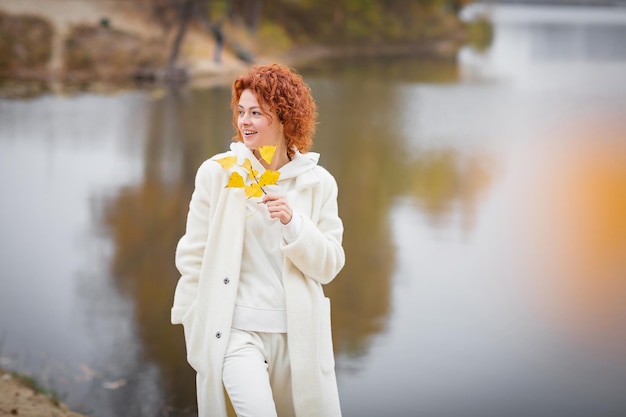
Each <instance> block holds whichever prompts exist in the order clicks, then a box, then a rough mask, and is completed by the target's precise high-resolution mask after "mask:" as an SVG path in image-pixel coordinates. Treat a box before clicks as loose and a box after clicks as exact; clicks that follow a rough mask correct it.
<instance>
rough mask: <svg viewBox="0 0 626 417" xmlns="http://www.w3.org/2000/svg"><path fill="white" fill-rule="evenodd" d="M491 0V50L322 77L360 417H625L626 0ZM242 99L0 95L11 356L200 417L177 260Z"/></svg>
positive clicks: (5, 315) (339, 297)
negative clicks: (597, 0)
mask: <svg viewBox="0 0 626 417" xmlns="http://www.w3.org/2000/svg"><path fill="white" fill-rule="evenodd" d="M479 9H480V8H477V7H475V8H472V9H468V10H466V13H467V14H468V15H469V14H471V13H472V12H473V11H476V10H479ZM480 10H487V11H488V12H489V13H490V15H491V18H492V19H493V21H494V25H495V26H494V35H495V37H494V41H493V43H492V45H491V47H490V48H489V49H487V50H486V51H475V50H472V49H471V48H466V49H463V50H462V51H461V52H460V53H459V55H458V57H457V59H456V60H454V61H424V60H422V59H418V58H395V59H389V58H385V59H354V60H347V59H342V60H333V61H327V62H323V63H320V64H319V65H317V66H315V67H312V68H308V69H306V70H302V72H303V75H304V76H305V79H306V80H307V82H308V83H309V84H310V86H311V88H312V90H313V94H314V96H315V98H316V100H317V103H318V105H319V112H320V124H319V127H318V135H317V137H316V142H315V146H314V150H315V151H317V152H320V153H321V154H322V157H321V164H322V165H324V166H326V167H327V168H328V169H329V170H330V171H331V172H332V173H333V174H334V175H335V177H336V178H337V181H338V183H339V187H340V197H339V198H340V201H339V203H340V214H341V216H342V218H343V219H344V223H345V227H346V231H345V236H344V246H345V249H346V254H347V264H346V267H345V269H344V270H343V271H342V272H341V274H340V276H339V277H338V278H337V279H336V281H335V282H333V283H332V284H331V285H329V286H327V288H326V293H327V295H329V296H330V297H331V299H332V302H333V330H334V340H335V352H336V355H337V374H338V382H339V389H340V395H341V398H342V407H343V411H344V416H346V417H377V416H388V417H396V416H446V417H455V416H459V417H467V416H477V417H478V416H481V417H485V416H503V415H506V416H518V415H519V416H528V415H532V416H537V417H544V416H545V417H554V416H566V415H567V416H600V415H601V416H623V415H625V414H626V396H624V392H625V391H624V390H625V387H626V304H625V303H624V302H623V300H624V296H625V295H626V116H625V115H626V42H624V40H625V39H626V9H620V8H616V9H603V8H585V7H559V8H556V7H519V6H498V7H494V8H487V9H480ZM229 95H230V91H229V89H228V88H221V87H212V88H206V89H190V90H187V91H184V92H181V93H178V94H162V93H160V92H156V93H150V92H145V91H137V92H125V93H120V94H115V95H95V94H81V95H77V96H72V97H60V96H43V97H38V98H35V99H29V100H0V194H1V195H2V206H1V208H0V210H1V212H0V213H1V216H0V230H1V231H2V233H0V247H1V248H2V251H0V265H1V266H2V269H1V276H2V278H1V280H0V297H1V298H0V300H1V302H0V365H1V366H3V367H5V368H9V369H14V370H17V371H20V372H26V373H31V374H32V375H34V376H35V378H36V379H37V380H38V381H40V382H41V383H42V384H43V385H45V386H46V387H48V388H50V389H52V390H55V391H56V392H57V393H58V395H59V397H60V398H61V399H62V400H64V401H65V402H67V403H68V404H69V405H70V406H72V407H73V408H75V409H77V410H79V411H83V412H86V413H91V414H93V415H94V416H96V417H125V416H146V417H147V416H150V417H152V416H192V415H194V412H195V388H194V374H193V372H192V371H191V369H190V368H189V367H188V366H187V364H186V362H185V350H184V344H183V335H182V329H181V328H180V326H171V325H170V324H169V309H170V305H171V298H172V294H173V289H174V286H175V284H176V280H177V279H178V274H177V272H176V270H175V267H174V265H173V253H174V248H175V245H176V242H177V240H178V238H179V237H180V235H181V234H182V232H183V227H184V220H185V215H186V210H187V204H188V200H189V197H190V194H191V191H192V185H193V176H194V174H195V171H196V169H197V167H198V165H199V164H200V163H201V162H202V161H203V160H204V159H205V158H206V157H208V156H210V155H212V154H214V153H216V152H219V151H221V150H223V149H224V148H225V147H226V146H227V144H228V143H229V141H230V137H231V136H232V134H233V132H232V128H231V126H230V110H229V108H228V106H229Z"/></svg>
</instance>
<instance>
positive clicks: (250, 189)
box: [245, 182, 263, 198]
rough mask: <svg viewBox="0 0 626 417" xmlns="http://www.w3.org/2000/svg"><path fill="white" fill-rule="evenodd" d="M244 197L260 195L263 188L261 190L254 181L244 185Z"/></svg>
mask: <svg viewBox="0 0 626 417" xmlns="http://www.w3.org/2000/svg"><path fill="white" fill-rule="evenodd" d="M245 192H246V197H248V198H251V197H261V196H262V195H263V190H261V186H260V185H259V184H257V183H256V182H253V183H252V184H250V185H246V188H245Z"/></svg>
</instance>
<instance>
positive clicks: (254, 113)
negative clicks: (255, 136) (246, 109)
mask: <svg viewBox="0 0 626 417" xmlns="http://www.w3.org/2000/svg"><path fill="white" fill-rule="evenodd" d="M252 114H253V115H254V116H260V115H261V112H260V111H254V112H252Z"/></svg>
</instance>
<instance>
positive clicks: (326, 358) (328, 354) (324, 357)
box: [319, 297, 335, 374]
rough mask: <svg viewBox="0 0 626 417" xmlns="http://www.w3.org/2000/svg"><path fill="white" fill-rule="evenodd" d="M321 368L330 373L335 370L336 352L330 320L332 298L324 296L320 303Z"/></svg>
mask: <svg viewBox="0 0 626 417" xmlns="http://www.w3.org/2000/svg"><path fill="white" fill-rule="evenodd" d="M319 349H320V368H321V370H322V372H323V373H325V374H328V373H331V372H333V371H334V370H335V354H334V353H333V335H332V330H331V320H330V299H329V298H328V297H324V298H323V299H322V302H321V305H320V338H319Z"/></svg>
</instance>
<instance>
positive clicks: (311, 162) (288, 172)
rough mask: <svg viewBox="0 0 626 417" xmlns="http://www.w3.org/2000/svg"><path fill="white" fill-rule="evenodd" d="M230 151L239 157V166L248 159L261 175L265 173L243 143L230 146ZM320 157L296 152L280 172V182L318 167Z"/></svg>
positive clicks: (310, 153) (316, 154)
mask: <svg viewBox="0 0 626 417" xmlns="http://www.w3.org/2000/svg"><path fill="white" fill-rule="evenodd" d="M230 150H231V151H233V152H234V153H235V155H237V158H238V160H239V164H242V163H243V162H244V161H245V160H246V158H247V159H249V160H250V162H252V167H253V168H254V169H256V170H257V171H259V172H260V173H263V172H265V167H263V165H262V164H261V163H260V162H259V161H258V160H257V159H256V157H255V156H254V154H253V153H252V151H251V150H250V149H249V148H248V147H247V146H246V145H245V144H243V142H233V143H231V144H230ZM319 159H320V155H319V154H318V153H316V152H307V153H300V152H298V151H296V153H295V155H294V156H293V158H292V159H291V161H289V162H287V163H286V164H285V165H283V166H282V167H281V168H280V169H279V170H278V172H280V178H279V179H278V182H281V181H284V180H287V179H290V178H296V177H298V176H299V175H300V174H302V173H304V172H306V171H309V170H311V169H313V168H315V167H316V166H317V163H318V161H319Z"/></svg>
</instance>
